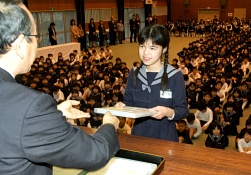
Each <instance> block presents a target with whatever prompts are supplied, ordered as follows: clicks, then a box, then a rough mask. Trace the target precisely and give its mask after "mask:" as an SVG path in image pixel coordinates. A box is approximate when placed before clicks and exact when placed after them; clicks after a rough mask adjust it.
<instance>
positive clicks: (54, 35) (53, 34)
mask: <svg viewBox="0 0 251 175" xmlns="http://www.w3.org/2000/svg"><path fill="white" fill-rule="evenodd" d="M48 31H49V39H50V43H51V45H52V46H53V45H57V32H56V30H55V23H54V22H52V23H51V24H50V27H49V28H48Z"/></svg>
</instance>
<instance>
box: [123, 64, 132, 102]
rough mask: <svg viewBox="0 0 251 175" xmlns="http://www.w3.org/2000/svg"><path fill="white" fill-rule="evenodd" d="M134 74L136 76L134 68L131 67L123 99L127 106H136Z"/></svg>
mask: <svg viewBox="0 0 251 175" xmlns="http://www.w3.org/2000/svg"><path fill="white" fill-rule="evenodd" d="M133 76H134V69H131V71H130V73H129V76H128V79H127V82H126V88H125V94H124V99H123V103H124V104H125V105H126V106H134V100H133V99H134V98H133V89H134V88H135V87H134V85H133Z"/></svg>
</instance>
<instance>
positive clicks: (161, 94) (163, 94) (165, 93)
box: [160, 90, 172, 99]
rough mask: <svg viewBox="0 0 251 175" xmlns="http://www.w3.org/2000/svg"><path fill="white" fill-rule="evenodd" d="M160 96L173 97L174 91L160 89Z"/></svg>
mask: <svg viewBox="0 0 251 175" xmlns="http://www.w3.org/2000/svg"><path fill="white" fill-rule="evenodd" d="M160 98H167V99H170V98H172V91H171V90H167V91H160Z"/></svg>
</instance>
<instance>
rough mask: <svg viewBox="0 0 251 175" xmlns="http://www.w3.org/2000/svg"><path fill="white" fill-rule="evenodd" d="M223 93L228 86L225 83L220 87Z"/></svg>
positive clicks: (226, 90)
mask: <svg viewBox="0 0 251 175" xmlns="http://www.w3.org/2000/svg"><path fill="white" fill-rule="evenodd" d="M221 89H222V90H223V91H224V92H225V93H227V92H228V84H227V83H226V82H225V83H224V84H223V85H222V88H221Z"/></svg>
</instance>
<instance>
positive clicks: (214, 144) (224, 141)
mask: <svg viewBox="0 0 251 175" xmlns="http://www.w3.org/2000/svg"><path fill="white" fill-rule="evenodd" d="M228 142H229V140H228V137H227V136H225V135H224V134H220V135H218V136H214V135H213V134H208V136H207V139H206V141H205V146H206V147H210V148H218V149H225V147H227V146H228Z"/></svg>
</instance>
